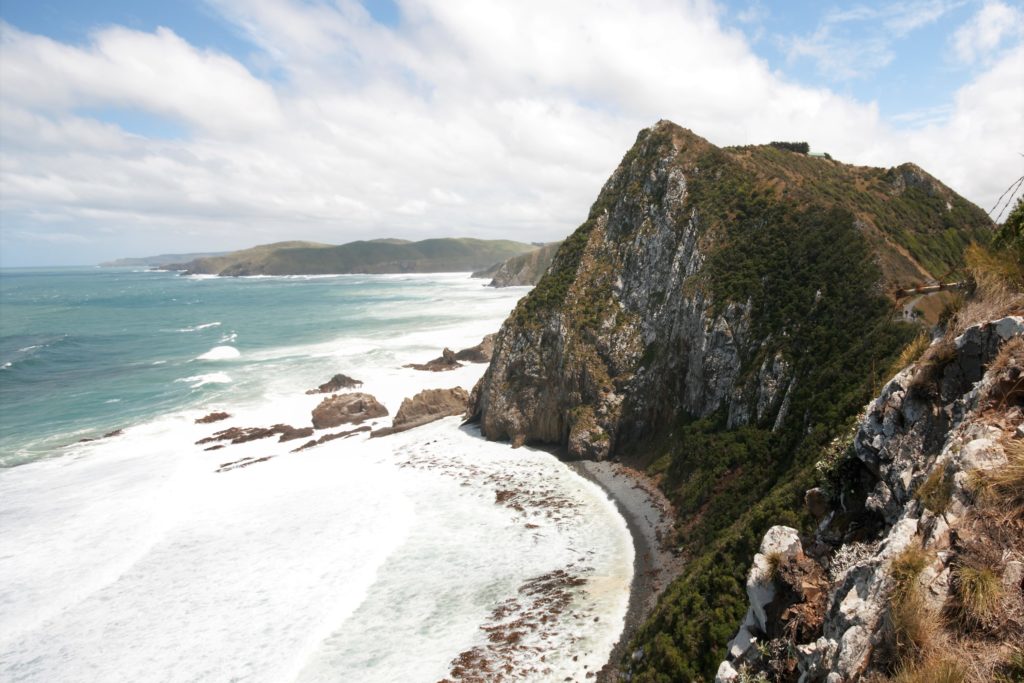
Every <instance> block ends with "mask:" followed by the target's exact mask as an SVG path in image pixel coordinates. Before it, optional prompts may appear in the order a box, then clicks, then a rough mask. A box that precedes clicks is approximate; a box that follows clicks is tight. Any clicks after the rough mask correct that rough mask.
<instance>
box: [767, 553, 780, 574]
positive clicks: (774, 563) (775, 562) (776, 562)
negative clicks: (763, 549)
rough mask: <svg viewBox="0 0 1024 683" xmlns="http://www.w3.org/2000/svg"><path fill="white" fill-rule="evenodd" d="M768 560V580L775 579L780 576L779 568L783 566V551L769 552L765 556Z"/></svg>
mask: <svg viewBox="0 0 1024 683" xmlns="http://www.w3.org/2000/svg"><path fill="white" fill-rule="evenodd" d="M765 559H766V560H768V577H767V578H768V580H769V581H775V579H777V578H779V569H780V568H781V567H782V553H779V552H774V553H768V555H767V556H766V557H765Z"/></svg>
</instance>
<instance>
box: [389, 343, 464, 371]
mask: <svg viewBox="0 0 1024 683" xmlns="http://www.w3.org/2000/svg"><path fill="white" fill-rule="evenodd" d="M467 350H469V349H467ZM404 367H407V368H412V369H413V370H426V371H429V372H444V371H445V370H454V369H455V368H461V367H462V363H460V362H459V361H458V359H457V358H456V357H455V352H454V351H452V350H451V349H449V348H448V347H445V349H444V351H442V352H441V356H440V357H439V358H435V359H434V360H431V361H427V362H426V363H409V364H408V365H405V366H404Z"/></svg>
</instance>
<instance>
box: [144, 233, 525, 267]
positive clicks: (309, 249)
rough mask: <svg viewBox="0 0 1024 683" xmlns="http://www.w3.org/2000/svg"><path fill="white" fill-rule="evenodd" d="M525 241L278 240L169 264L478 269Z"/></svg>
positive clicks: (521, 249)
mask: <svg viewBox="0 0 1024 683" xmlns="http://www.w3.org/2000/svg"><path fill="white" fill-rule="evenodd" d="M534 249H535V247H533V246H532V245H529V244H525V243H523V242H513V241H510V240H478V239H472V238H465V237H464V238H438V239H429V240H422V241H420V242H407V241H405V240H396V239H380V240H370V241H359V242H349V243H348V244H342V245H339V246H333V245H328V244H319V243H316V242H277V243H274V244H265V245H261V246H258V247H252V248H251V249H243V250H241V251H233V252H230V253H228V254H224V255H221V256H212V257H205V258H198V259H193V260H190V261H187V262H183V263H182V262H179V263H166V264H162V265H163V267H165V268H168V269H171V270H182V271H185V272H186V273H189V274H209V275H225V276H228V275H230V276H239V275H326V274H339V273H441V272H458V271H474V270H478V269H481V268H486V267H489V266H492V265H494V264H498V263H502V262H504V261H507V260H508V259H509V258H511V257H513V256H516V255H518V254H523V253H525V252H529V251H532V250H534Z"/></svg>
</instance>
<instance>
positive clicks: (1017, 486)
mask: <svg viewBox="0 0 1024 683" xmlns="http://www.w3.org/2000/svg"><path fill="white" fill-rule="evenodd" d="M1003 452H1005V453H1006V463H1005V464H1004V465H1002V466H1000V467H996V468H993V469H991V470H985V471H980V472H972V473H971V480H972V483H973V488H974V490H975V496H976V497H977V499H978V502H979V503H980V504H981V505H982V506H983V507H984V508H985V509H986V510H987V511H990V512H996V513H998V514H999V515H1000V516H1002V517H1003V518H1004V519H1005V520H1007V521H1010V520H1015V519H1016V520H1020V519H1021V518H1022V517H1024V440H1021V439H1007V440H1005V441H1003Z"/></svg>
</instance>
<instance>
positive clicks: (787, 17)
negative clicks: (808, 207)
mask: <svg viewBox="0 0 1024 683" xmlns="http://www.w3.org/2000/svg"><path fill="white" fill-rule="evenodd" d="M0 18H2V20H3V22H4V23H3V25H2V32H3V42H2V44H0V144H2V146H0V162H3V163H0V179H2V180H3V181H4V182H3V185H2V187H3V189H2V190H0V264H2V265H32V264H42V263H51V262H52V263H75V262H93V261H96V260H101V259H105V258H112V257H117V256H125V255H132V254H135V255H140V254H146V253H156V252H161V251H193V250H200V249H206V248H209V249H225V248H235V247H242V246H246V245H249V244H252V243H255V242H268V241H274V240H277V239H293V238H303V239H317V240H322V241H328V242H344V241H348V240H350V239H360V238H364V237H369V236H381V235H382V234H387V235H394V236H403V237H409V238H420V237H426V236H431V235H436V234H466V235H475V236H480V237H517V238H520V239H530V240H533V239H556V238H559V237H562V236H564V235H565V234H566V233H567V232H569V231H570V230H571V229H572V228H573V227H575V225H576V224H577V223H578V222H579V220H580V219H581V218H582V217H583V216H584V215H585V213H586V207H587V205H588V204H589V202H590V201H592V199H593V197H594V195H595V194H596V192H597V190H598V189H599V187H600V185H601V183H602V182H603V179H604V178H605V177H606V176H607V175H608V173H610V171H611V170H612V169H613V168H614V165H615V163H616V162H617V160H618V158H619V157H620V156H621V154H622V153H623V152H624V150H625V149H626V148H627V147H628V145H629V143H630V142H631V140H632V138H633V137H635V134H636V131H637V130H638V129H639V128H640V127H643V126H645V125H649V124H650V123H652V122H653V121H655V120H657V119H658V118H670V119H672V120H675V121H677V122H678V123H680V124H682V125H685V126H688V127H691V128H693V129H694V130H695V132H697V133H699V134H701V135H704V136H705V137H708V138H709V139H710V140H711V141H712V142H715V143H717V144H746V143H751V142H764V141H766V140H768V139H778V138H787V137H788V138H800V139H808V140H809V141H810V142H811V143H812V146H814V147H815V148H818V149H828V150H830V151H832V152H833V153H834V154H837V155H839V156H840V157H841V158H843V159H844V160H846V161H849V162H854V163H867V164H878V165H890V164H896V163H901V162H902V161H907V160H912V161H915V162H917V163H919V164H921V165H922V166H924V167H925V168H927V169H928V170H930V171H932V172H933V173H934V174H935V175H937V176H938V177H940V178H941V179H943V180H944V181H946V182H947V183H949V184H950V185H952V186H953V187H954V189H957V190H958V191H960V192H962V193H964V194H965V195H966V196H968V198H970V199H972V200H974V201H975V202H977V203H979V204H982V205H983V206H984V207H985V208H986V209H987V208H989V206H987V205H986V202H990V201H991V200H994V197H995V196H996V195H997V194H998V192H999V191H1001V189H1002V188H1004V187H1005V186H1006V185H1008V184H1009V182H1010V181H1011V180H1013V179H1014V178H1016V177H1018V176H1019V175H1020V174H1021V173H1022V172H1024V169H1022V166H1024V164H1022V163H1021V161H1020V160H1021V159H1024V157H1020V156H1019V155H1017V156H1016V157H1015V156H1014V154H1015V153H1014V151H1013V150H1015V149H1016V150H1017V151H1020V152H1024V139H1022V134H1021V132H1020V131H1021V129H1024V114H1022V113H1021V112H1024V93H1022V92H1021V91H1022V89H1024V85H1022V84H1024V56H1022V55H1024V47H1022V43H1024V32H1022V30H1021V26H1022V25H1024V9H1022V7H1021V3H1020V2H1009V1H1005V0H1004V1H991V0H908V1H907V2H904V3H899V4H898V5H897V4H893V3H885V2H863V3H816V2H804V1H800V2H786V3H768V2H759V1H754V2H750V1H748V0H737V1H734V2H725V3H713V2H710V1H705V0H689V1H685V2H678V1H672V0H642V1H641V2H625V1H620V0H603V1H602V2H586V1H584V0H565V1H564V2H562V3H557V4H552V3H542V2H534V1H532V0H523V1H522V2H516V3H510V2H488V1H487V0H447V2H445V1H444V0H397V1H395V2H393V1H391V0H373V1H367V2H364V3H357V2H356V1H355V0H337V2H302V1H300V0H261V1H259V2H245V1H243V0H209V1H208V2H188V1H183V2H174V3H166V2H162V3H142V2H129V1H126V0H101V1H94V2H71V1H53V0H33V1H24V0H4V1H3V2H2V3H0ZM44 84H48V85H44ZM981 154H985V155H988V156H987V157H986V158H982V159H978V156H979V155H981Z"/></svg>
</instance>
